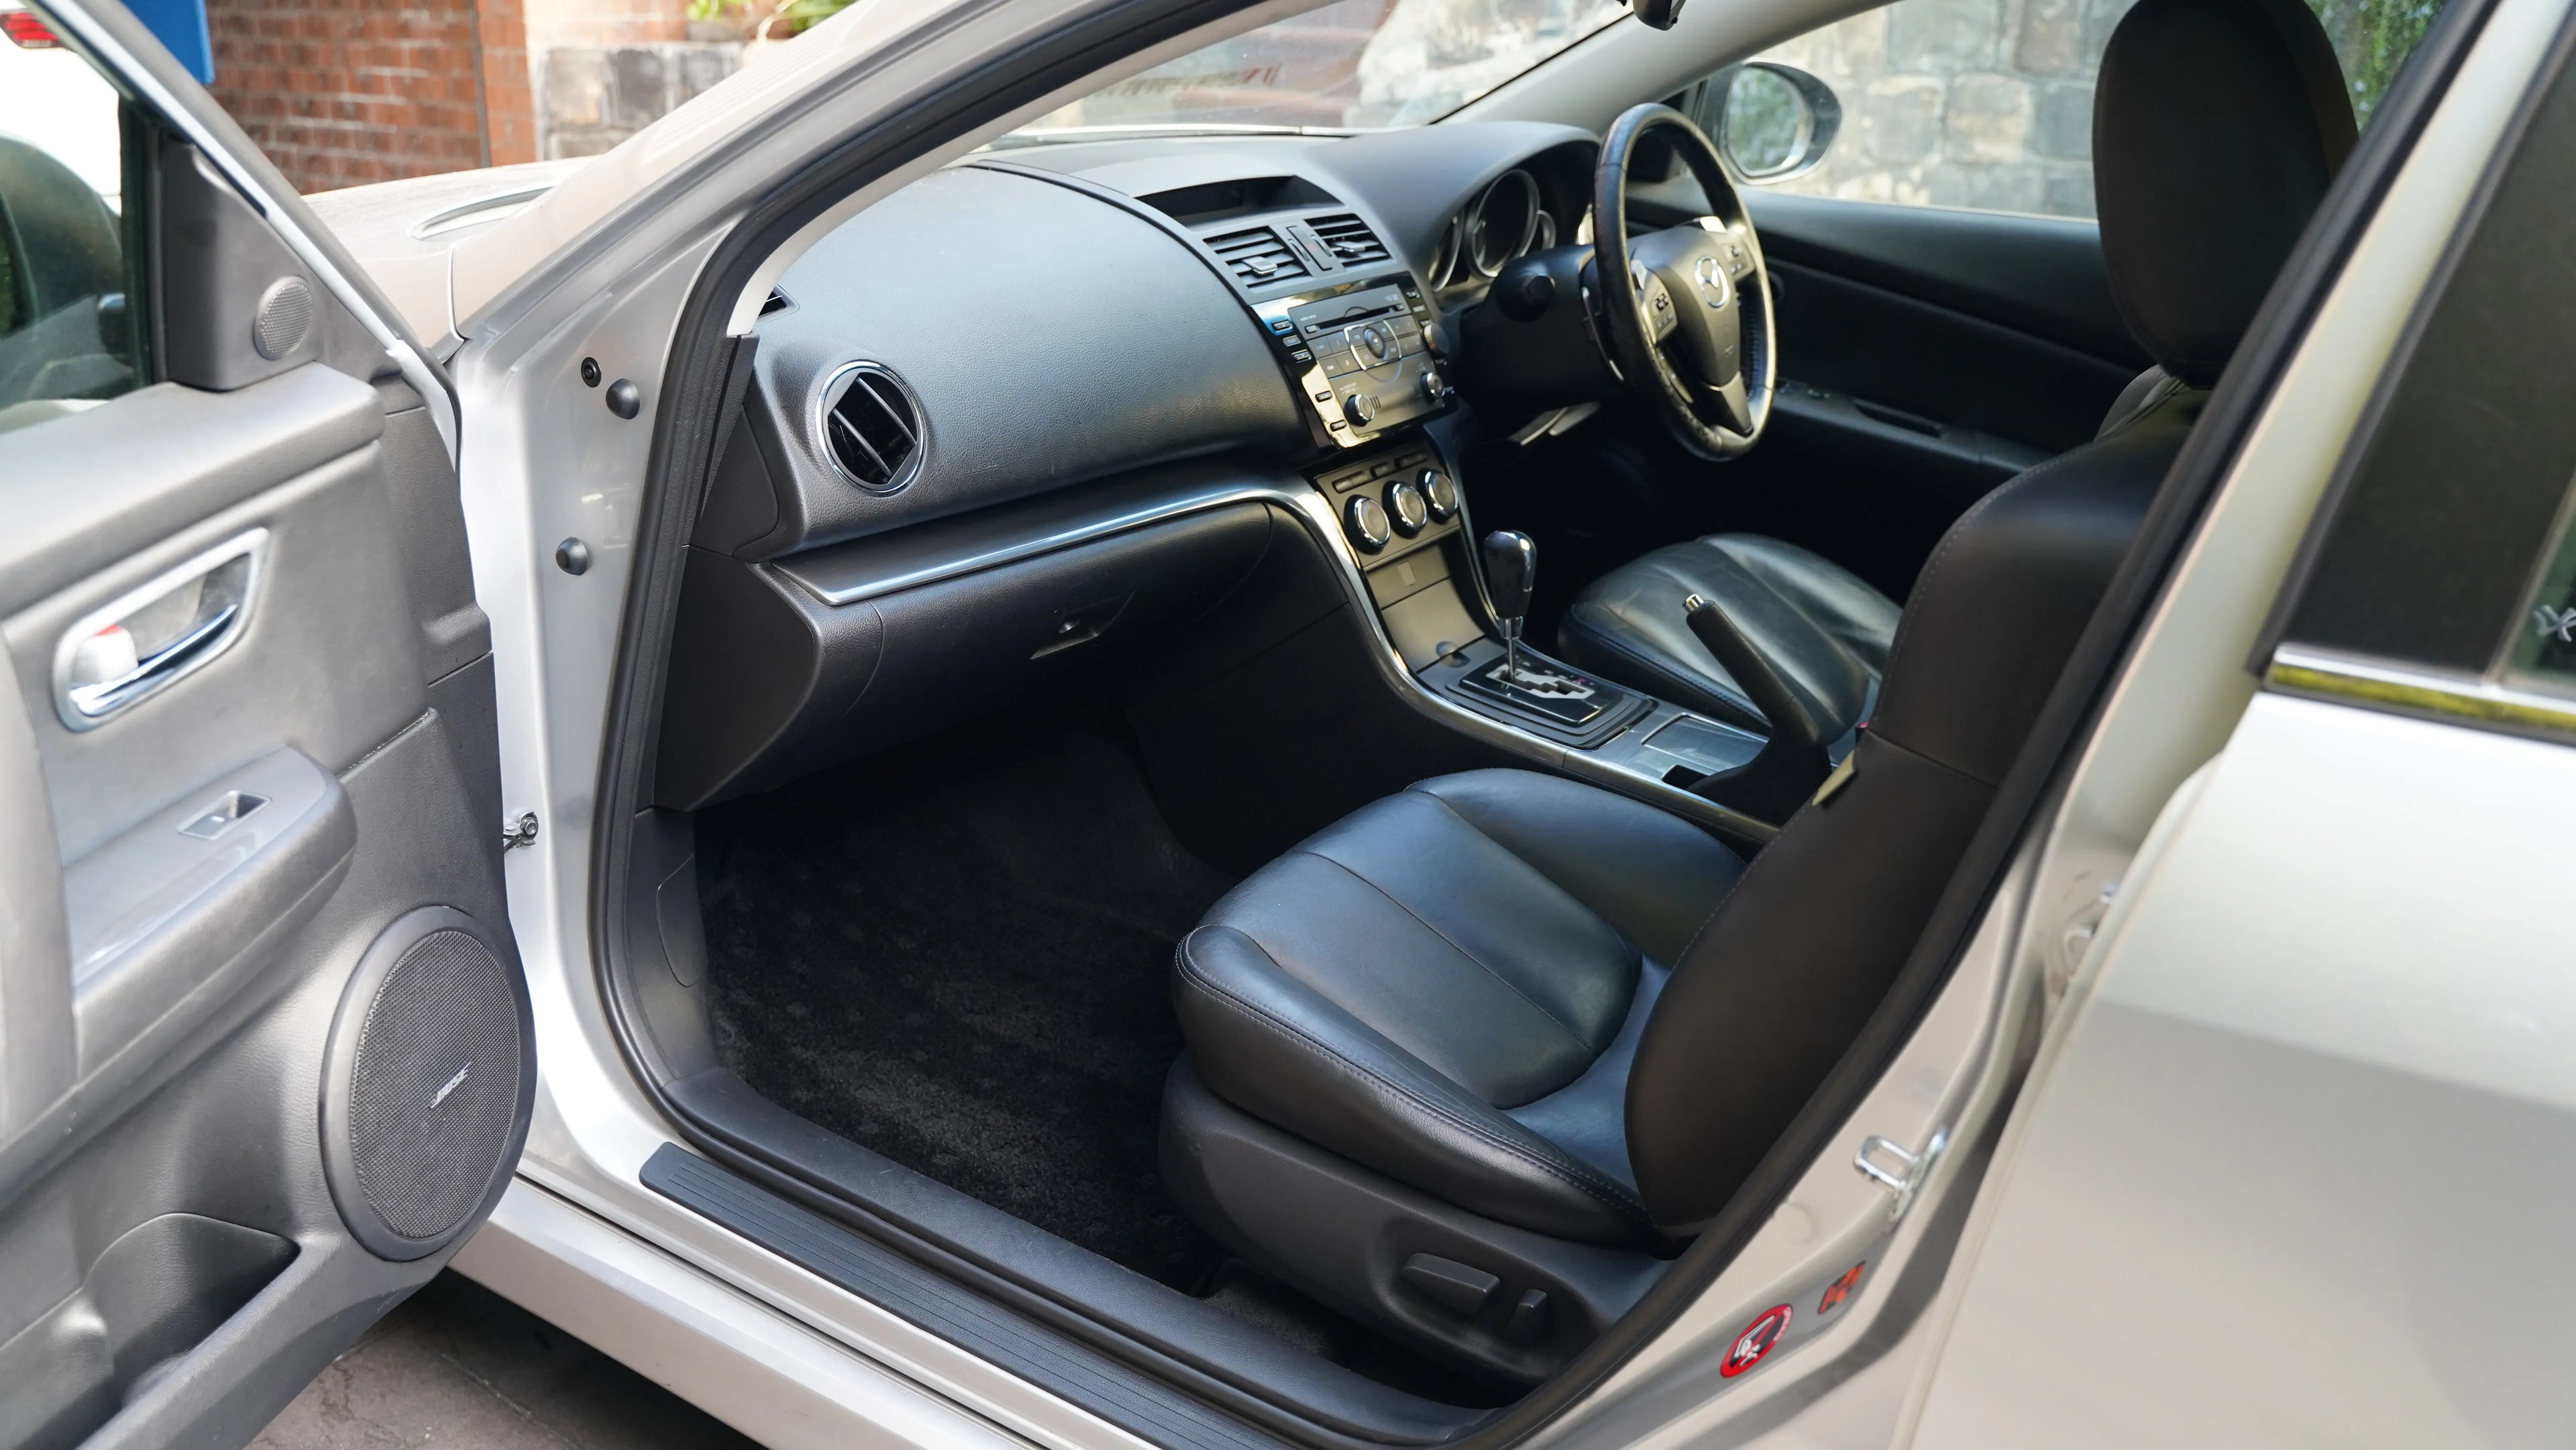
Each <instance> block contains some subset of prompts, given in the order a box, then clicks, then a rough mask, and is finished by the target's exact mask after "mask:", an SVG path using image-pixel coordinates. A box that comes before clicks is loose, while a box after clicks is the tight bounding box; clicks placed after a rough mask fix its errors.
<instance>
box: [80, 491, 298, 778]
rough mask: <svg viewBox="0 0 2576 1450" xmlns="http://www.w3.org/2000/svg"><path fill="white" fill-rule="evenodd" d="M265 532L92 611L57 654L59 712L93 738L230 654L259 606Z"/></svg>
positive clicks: (239, 540)
mask: <svg viewBox="0 0 2576 1450" xmlns="http://www.w3.org/2000/svg"><path fill="white" fill-rule="evenodd" d="M267 554H268V530H266V529H253V530H251V531H250V532H249V533H246V534H243V535H241V536H239V537H237V538H234V539H231V540H229V541H227V542H225V543H223V544H221V545H218V546H217V547H215V548H212V549H209V550H207V551H206V552H205V553H202V554H199V555H198V556H197V557H195V558H193V559H190V560H189V561H188V562H186V563H184V564H181V565H180V566H179V567H177V568H175V569H171V570H168V571H166V572H164V573H162V574H160V575H157V576H155V577H154V578H153V579H152V581H151V582H150V583H147V584H145V585H143V586H142V587H141V588H139V589H134V590H130V591H128V592H127V593H125V594H123V595H121V596H119V597H118V598H117V599H116V601H115V602H114V603H111V604H109V605H107V606H106V607H105V608H103V609H96V610H92V611H91V612H90V613H88V614H86V615H84V616H82V618H81V620H80V622H79V623H77V624H74V625H73V626H72V627H71V628H70V629H67V630H65V631H63V637H62V642H61V643H60V644H59V645H57V646H56V647H55V650H54V708H55V713H56V714H58V715H60V716H61V717H62V721H63V724H65V725H66V726H68V727H70V728H71V729H73V730H95V729H97V728H98V727H99V726H100V725H103V724H105V723H106V722H107V721H108V720H109V719H110V718H111V717H113V716H115V715H116V714H118V713H119V712H120V711H123V710H126V709H128V708H130V707H132V706H133V705H135V704H137V703H138V702H140V701H143V700H145V699H148V698H150V697H151V696H153V695H155V694H158V693H159V692H160V691H162V690H164V689H167V688H168V687H169V686H171V685H173V684H175V683H177V682H178V681H179V680H181V679H184V678H186V677H187V676H188V675H189V674H191V673H193V672H195V671H196V670H198V669H199V668H201V667H203V666H205V665H206V664H208V663H209V662H211V661H212V660H213V659H214V658H215V657H216V656H218V655H220V654H222V653H223V652H224V651H225V650H227V649H229V648H231V647H232V645H233V642H234V641H236V640H238V639H240V638H241V636H242V632H243V630H244V628H245V627H246V626H247V625H248V623H249V619H250V611H251V607H252V604H253V603H254V601H255V600H256V598H257V592H258V587H259V576H260V566H261V564H262V563H263V562H264V561H265V559H266V558H267Z"/></svg>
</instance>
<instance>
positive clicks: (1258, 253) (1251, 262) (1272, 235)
mask: <svg viewBox="0 0 2576 1450" xmlns="http://www.w3.org/2000/svg"><path fill="white" fill-rule="evenodd" d="M1207 244H1208V246H1209V247H1210V248H1211V249H1212V250H1214V251H1215V253H1216V255H1217V260H1218V261H1221V262H1223V263H1225V265H1226V268H1227V270H1229V271H1231V272H1233V273H1234V275H1235V276H1236V277H1237V278H1238V279H1240V280H1241V281H1242V282H1243V283H1244V284H1245V285H1246V286H1250V287H1258V286H1260V285H1262V284H1263V283H1265V282H1285V281H1287V280H1288V279H1289V278H1291V277H1304V276H1309V275H1311V274H1310V273H1309V272H1308V270H1307V267H1306V264H1305V262H1304V261H1302V260H1301V259H1299V257H1298V256H1297V253H1296V250H1295V249H1294V248H1292V247H1290V246H1289V245H1288V239H1287V238H1285V237H1282V236H1281V235H1279V233H1277V232H1275V231H1273V230H1271V229H1270V228H1268V227H1249V228H1246V229H1245V230H1243V231H1239V232H1220V233H1218V234H1217V235H1215V236H1212V237H1210V238H1208V239H1207Z"/></svg>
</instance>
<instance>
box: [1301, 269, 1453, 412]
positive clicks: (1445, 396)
mask: <svg viewBox="0 0 2576 1450" xmlns="http://www.w3.org/2000/svg"><path fill="white" fill-rule="evenodd" d="M1253 311H1254V312H1255V313H1256V314H1258V315H1259V316H1260V318H1261V322H1262V325H1263V326H1264V327H1266V328H1268V329H1269V331H1270V340H1271V345H1272V346H1273V347H1275V348H1277V349H1278V353H1279V358H1280V365H1281V366H1282V367H1284V368H1286V369H1287V371H1288V375H1289V377H1290V378H1291V379H1293V380H1294V381H1295V382H1296V384H1297V390H1298V391H1299V392H1300V393H1302V394H1304V395H1305V399H1306V406H1307V407H1308V408H1311V409H1313V410H1314V413H1315V416H1316V418H1317V419H1318V421H1320V422H1321V423H1322V424H1323V425H1324V433H1325V436H1327V437H1329V438H1331V439H1332V440H1333V441H1334V442H1335V443H1337V444H1339V445H1341V446H1342V447H1344V448H1356V447H1358V446H1359V445H1361V444H1363V443H1366V442H1369V441H1370V440H1372V439H1374V438H1376V437H1378V436H1379V435H1380V434H1382V433H1385V432H1387V431H1388V430H1390V429H1394V428H1398V427H1401V426H1403V425H1404V424H1407V423H1410V422H1413V421H1415V420H1416V419H1419V418H1426V417H1429V416H1431V415H1432V414H1434V413H1438V412H1440V411H1442V410H1444V409H1446V408H1447V407H1448V406H1449V401H1450V398H1451V396H1452V393H1451V390H1450V387H1449V379H1448V378H1447V376H1446V375H1444V374H1443V372H1442V370H1441V365H1440V359H1439V357H1438V355H1437V354H1435V353H1434V352H1433V351H1432V350H1431V345H1430V340H1429V335H1428V333H1427V331H1426V330H1427V329H1428V328H1430V327H1431V325H1432V318H1431V309H1430V307H1429V306H1428V305H1426V304H1425V303H1424V302H1423V300H1422V293H1421V290H1420V289H1419V288H1417V287H1416V286H1415V285H1414V283H1413V278H1412V277H1410V276H1409V275H1407V274H1405V273H1402V272H1396V273H1390V274H1387V275H1384V276H1378V277H1372V278H1368V279H1366V280H1363V281H1357V282H1344V283H1342V284H1340V285H1338V286H1333V287H1324V288H1318V289H1316V290H1314V291H1311V292H1303V293H1299V294H1297V295H1295V296H1292V297H1274V298H1272V299H1270V300H1269V301H1266V302H1259V303H1255V304H1254V305H1253Z"/></svg>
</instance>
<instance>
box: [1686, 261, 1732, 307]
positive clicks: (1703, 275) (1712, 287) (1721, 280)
mask: <svg viewBox="0 0 2576 1450" xmlns="http://www.w3.org/2000/svg"><path fill="white" fill-rule="evenodd" d="M1691 271H1692V274H1693V275H1695V276H1697V277H1698V278H1699V295H1700V297H1701V299H1702V300H1704V301H1706V302H1707V303H1708V305H1709V306H1711V307H1724V306H1725V305H1726V269H1725V268H1724V267H1721V266H1719V265H1718V264H1717V258H1715V257H1702V258H1700V259H1699V265H1698V266H1696V267H1694V268H1692V269H1691Z"/></svg>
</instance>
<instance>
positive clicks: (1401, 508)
mask: <svg viewBox="0 0 2576 1450" xmlns="http://www.w3.org/2000/svg"><path fill="white" fill-rule="evenodd" d="M1386 511H1387V512H1388V513H1389V514H1392V515H1394V517H1395V531H1396V532H1397V533H1399V534H1402V535H1404V536H1405V537H1406V538H1408V539H1409V538H1412V537H1413V536H1414V535H1416V534H1418V533H1421V532H1422V530H1423V527H1424V526H1425V525H1427V524H1429V523H1430V522H1431V501H1430V500H1429V499H1426V498H1424V497H1423V496H1422V490H1421V488H1420V487H1419V486H1418V485H1416V484H1415V483H1414V481H1413V480H1412V479H1409V478H1399V479H1397V480H1396V481H1395V482H1393V483H1390V484H1388V485H1387V486H1386Z"/></svg>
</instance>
